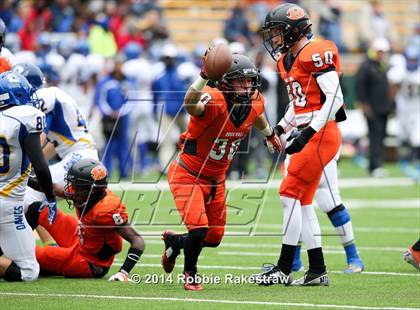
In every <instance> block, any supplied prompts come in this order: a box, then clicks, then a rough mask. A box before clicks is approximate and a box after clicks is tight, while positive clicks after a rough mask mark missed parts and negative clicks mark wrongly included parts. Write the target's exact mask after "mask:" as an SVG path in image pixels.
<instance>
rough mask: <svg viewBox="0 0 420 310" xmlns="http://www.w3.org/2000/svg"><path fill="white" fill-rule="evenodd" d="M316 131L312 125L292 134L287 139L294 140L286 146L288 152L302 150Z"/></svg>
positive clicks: (292, 152)
mask: <svg viewBox="0 0 420 310" xmlns="http://www.w3.org/2000/svg"><path fill="white" fill-rule="evenodd" d="M315 133H316V131H315V130H314V129H313V128H312V127H311V126H308V127H306V128H305V129H303V130H302V131H299V132H297V133H296V134H291V135H290V136H289V138H288V139H287V141H292V143H291V144H290V145H289V146H288V147H286V153H287V154H294V153H298V152H300V151H301V150H302V149H303V147H304V146H305V145H306V143H308V142H309V140H310V139H311V138H312V137H313V135H314V134H315Z"/></svg>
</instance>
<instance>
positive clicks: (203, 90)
mask: <svg viewBox="0 0 420 310" xmlns="http://www.w3.org/2000/svg"><path fill="white" fill-rule="evenodd" d="M206 55H207V52H206V54H205V56H204V62H205V57H206ZM214 82H215V83H214V84H215V85H216V87H210V86H207V83H208V77H207V75H206V72H205V69H204V66H203V68H202V71H201V74H200V77H199V78H198V80H197V81H195V82H194V83H193V84H192V85H191V87H190V88H189V90H188V92H187V94H186V97H185V99H184V106H185V108H186V110H187V111H188V113H189V114H190V116H191V118H190V121H189V124H188V129H187V131H186V132H184V133H183V134H182V135H181V139H180V140H181V143H180V144H181V151H180V154H179V156H178V157H177V158H176V159H175V160H174V161H173V162H172V163H171V165H170V167H169V170H168V182H169V186H170V189H171V192H172V194H173V197H174V200H175V204H176V207H177V209H178V211H179V213H180V215H181V218H182V220H183V222H184V224H185V226H186V227H187V230H188V233H185V234H176V233H175V232H173V231H168V230H167V231H165V232H164V233H163V240H164V243H165V251H164V253H163V256H162V265H163V268H164V270H165V271H166V272H172V270H173V268H174V265H175V259H176V257H177V256H178V255H179V254H180V251H181V249H183V250H184V255H185V261H184V276H185V282H184V283H185V284H184V288H185V289H186V290H202V289H203V287H202V285H201V284H200V283H199V278H198V277H197V276H196V274H197V261H198V257H199V255H200V252H201V249H202V248H203V247H213V248H214V247H217V246H218V245H219V244H220V242H221V240H222V238H223V235H224V230H225V223H226V194H225V180H226V171H227V170H228V168H229V165H230V162H231V160H232V159H233V157H234V155H235V153H236V151H237V149H238V146H239V144H240V142H241V140H242V139H244V138H245V137H246V136H247V134H248V132H249V130H250V129H251V127H252V125H254V126H255V127H256V128H257V129H259V130H261V132H262V133H263V134H264V135H265V136H266V137H267V140H268V141H269V142H270V143H271V144H272V145H274V147H275V148H276V149H277V150H280V148H281V145H280V140H279V138H278V137H277V136H276V135H275V134H274V132H273V129H272V128H271V127H270V126H269V124H268V122H267V120H266V118H265V116H264V114H263V112H264V98H263V96H262V95H261V93H260V92H259V90H258V87H259V86H260V76H259V72H258V70H257V69H256V67H255V66H254V64H253V63H252V62H251V61H250V60H249V58H248V57H246V56H243V55H239V54H233V55H232V62H231V65H230V68H229V69H228V71H227V72H226V73H225V74H224V75H223V77H222V78H221V79H219V80H218V81H214Z"/></svg>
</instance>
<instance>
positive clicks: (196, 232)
mask: <svg viewBox="0 0 420 310" xmlns="http://www.w3.org/2000/svg"><path fill="white" fill-rule="evenodd" d="M207 231H208V228H207V227H200V228H196V229H191V230H189V231H188V237H189V238H192V239H195V240H196V241H198V242H202V241H203V240H204V239H205V238H206V235H207Z"/></svg>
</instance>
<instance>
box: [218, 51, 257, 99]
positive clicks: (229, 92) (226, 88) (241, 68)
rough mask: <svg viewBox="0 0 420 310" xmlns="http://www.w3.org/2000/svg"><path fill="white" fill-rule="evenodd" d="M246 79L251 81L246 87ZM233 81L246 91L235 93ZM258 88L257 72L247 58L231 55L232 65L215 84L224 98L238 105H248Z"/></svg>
mask: <svg viewBox="0 0 420 310" xmlns="http://www.w3.org/2000/svg"><path fill="white" fill-rule="evenodd" d="M247 79H250V81H251V83H250V84H249V85H247V84H248V83H247V82H246V80H247ZM234 80H237V81H239V83H240V85H241V86H242V87H243V88H246V91H244V92H238V91H236V90H235V86H234V83H235V82H234ZM244 85H246V86H244ZM260 86H261V77H260V72H259V70H258V69H257V68H256V67H255V65H254V64H253V63H252V61H251V60H250V59H249V58H248V57H247V56H244V55H241V54H232V64H231V65H230V68H229V70H228V71H227V72H226V73H225V74H224V75H223V77H222V78H221V79H220V80H219V81H218V82H217V88H218V89H219V90H221V91H222V92H223V93H224V95H225V97H227V98H228V99H230V100H231V101H233V102H235V103H240V104H250V102H251V98H252V96H253V95H254V93H255V91H256V90H257V89H259V87H260Z"/></svg>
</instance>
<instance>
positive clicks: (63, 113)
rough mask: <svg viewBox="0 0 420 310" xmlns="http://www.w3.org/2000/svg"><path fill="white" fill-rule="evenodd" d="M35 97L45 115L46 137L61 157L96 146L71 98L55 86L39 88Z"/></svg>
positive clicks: (85, 122)
mask: <svg viewBox="0 0 420 310" xmlns="http://www.w3.org/2000/svg"><path fill="white" fill-rule="evenodd" d="M35 98H37V99H39V101H40V104H39V107H40V110H41V111H42V112H44V113H45V114H46V117H47V127H46V130H45V132H46V133H47V138H48V140H49V141H50V142H51V143H53V144H54V145H55V151H56V152H57V154H58V155H59V156H60V157H61V158H64V157H65V156H66V155H67V154H69V153H71V152H74V151H76V150H80V149H95V148H96V146H95V143H94V141H93V138H92V136H91V135H90V134H89V131H88V127H87V121H86V120H85V118H84V117H83V115H82V113H81V111H80V109H79V108H78V106H77V104H76V102H75V101H74V100H73V98H71V97H70V96H69V95H68V94H66V93H65V92H64V91H63V90H61V89H59V88H57V87H46V88H41V89H39V90H37V91H36V93H35Z"/></svg>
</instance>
